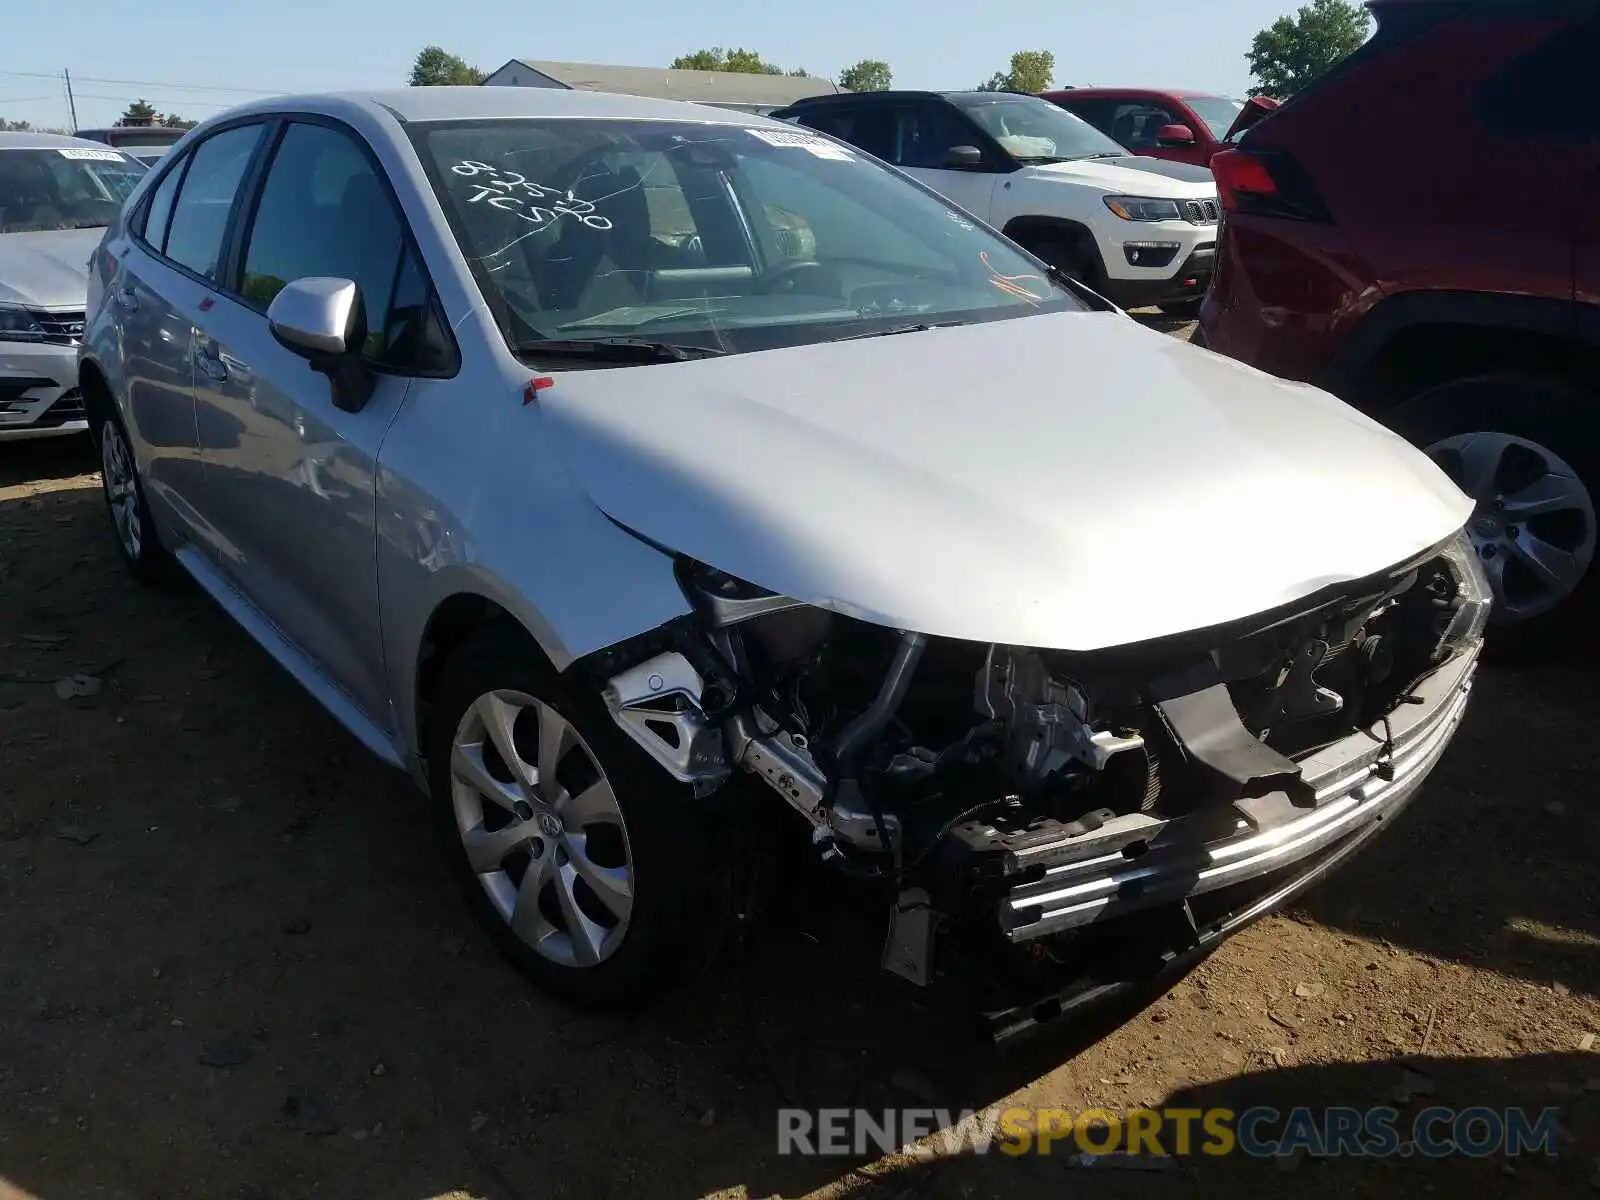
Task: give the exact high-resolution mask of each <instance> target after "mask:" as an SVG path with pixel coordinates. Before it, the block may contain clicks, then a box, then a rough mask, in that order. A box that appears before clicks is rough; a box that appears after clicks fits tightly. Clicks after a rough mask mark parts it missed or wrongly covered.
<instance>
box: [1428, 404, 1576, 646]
mask: <svg viewBox="0 0 1600 1200" xmlns="http://www.w3.org/2000/svg"><path fill="white" fill-rule="evenodd" d="M1426 453H1427V454H1428V456H1429V457H1430V458H1432V459H1433V460H1434V462H1436V463H1437V464H1438V465H1439V467H1440V468H1441V469H1442V470H1443V471H1444V472H1445V474H1447V475H1449V476H1450V478H1451V479H1452V480H1453V481H1454V482H1455V484H1456V485H1457V486H1458V487H1460V488H1461V490H1462V491H1464V492H1466V493H1467V495H1469V496H1471V497H1472V499H1473V501H1474V502H1475V504H1476V507H1475V508H1474V510H1473V513H1472V519H1471V520H1470V521H1469V522H1468V523H1467V535H1468V536H1469V537H1470V538H1471V539H1472V544H1473V547H1474V548H1475V549H1476V550H1477V552H1478V558H1479V560H1480V561H1481V562H1482V564H1483V569H1484V574H1486V575H1487V576H1488V578H1489V583H1490V584H1491V586H1492V587H1493V588H1494V598H1495V615H1496V618H1497V619H1498V620H1502V621H1517V620H1526V619H1527V618H1529V617H1536V616H1539V615H1541V614H1543V613H1546V612H1549V611H1550V610H1551V609H1553V608H1555V607H1556V606H1557V605H1559V604H1561V603H1562V602H1563V601H1564V600H1566V599H1567V598H1568V597H1569V596H1571V595H1572V593H1573V591H1574V590H1576V588H1577V586H1578V584H1579V583H1580V582H1581V581H1582V579H1583V578H1584V576H1585V574H1587V572H1588V570H1589V568H1590V566H1591V564H1592V563H1593V561H1594V552H1595V507H1594V498H1593V497H1592V496H1591V495H1590V494H1589V489H1588V487H1587V486H1586V485H1585V484H1584V481H1583V479H1582V478H1581V477H1580V476H1579V475H1578V473H1577V471H1575V470H1573V468H1572V467H1571V465H1570V464H1568V463H1567V462H1566V460H1565V459H1563V458H1562V457H1561V456H1560V455H1558V454H1556V453H1555V452H1554V451H1552V450H1550V449H1549V448H1547V447H1545V446H1541V445H1540V444H1539V443H1538V442H1534V441H1530V440H1529V439H1527V438H1521V437H1516V436H1514V435H1512V434H1509V433H1492V432H1479V433H1462V434H1457V435H1455V436H1454V437H1448V438H1445V439H1443V440H1442V441H1438V442H1435V443H1433V444H1432V445H1431V446H1429V447H1427V451H1426Z"/></svg>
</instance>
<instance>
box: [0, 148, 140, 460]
mask: <svg viewBox="0 0 1600 1200" xmlns="http://www.w3.org/2000/svg"><path fill="white" fill-rule="evenodd" d="M144 174H145V168H144V166H143V165H142V164H140V163H139V162H136V161H135V160H133V159H131V158H129V157H128V156H127V155H125V154H123V153H122V152H121V151H120V150H112V149H110V148H109V147H107V146H100V145H96V144H95V143H93V142H89V141H83V140H81V139H78V138H70V137H62V136H59V135H57V134H50V133H0V441H19V440H22V439H25V438H40V437H59V436H62V435H64V434H74V433H82V432H83V431H84V430H86V429H87V428H88V424H87V423H86V421H85V420H84V413H83V397H82V395H81V394H80V393H79V391H78V339H79V337H81V336H82V334H83V319H84V298H85V295H86V294H87V292H88V287H89V256H90V254H92V253H93V252H94V248H95V246H96V245H97V244H98V243H99V241H100V236H101V234H102V233H103V232H104V230H105V227H106V226H107V225H109V224H111V222H112V221H113V220H114V219H115V218H116V215H117V211H118V210H119V209H120V208H121V207H122V202H123V200H125V199H126V198H127V196H128V194H129V193H130V192H132V191H133V188H134V185H135V184H137V183H138V182H139V180H140V179H142V178H143V177H144Z"/></svg>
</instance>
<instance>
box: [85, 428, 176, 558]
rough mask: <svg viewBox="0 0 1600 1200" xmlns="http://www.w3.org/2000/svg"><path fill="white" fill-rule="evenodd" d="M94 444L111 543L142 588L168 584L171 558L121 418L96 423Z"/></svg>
mask: <svg viewBox="0 0 1600 1200" xmlns="http://www.w3.org/2000/svg"><path fill="white" fill-rule="evenodd" d="M94 443H95V446H96V448H97V449H98V450H99V452H100V492H101V495H102V496H103V497H104V498H105V502H106V517H107V519H108V520H109V521H110V523H111V534H112V540H113V541H115V543H116V546H117V552H118V553H119V554H121V555H122V561H123V564H124V565H125V566H126V567H127V568H128V572H129V573H130V574H131V575H132V576H133V577H134V578H135V579H137V580H138V581H139V582H140V583H143V584H151V585H155V584H166V583H169V582H171V580H172V578H173V575H174V572H173V570H172V567H173V561H172V556H171V555H170V554H168V553H167V550H166V547H164V546H163V545H162V544H161V539H160V534H159V533H157V531H156V523H155V519H154V518H153V517H152V516H151V515H150V502H149V501H148V500H147V499H146V498H145V493H144V482H143V480H141V479H140V478H139V466H138V463H137V462H135V460H134V457H133V447H132V443H131V442H130V441H129V440H128V432H127V429H126V428H125V427H124V426H123V424H122V418H121V416H119V415H118V414H117V413H115V412H112V413H111V414H110V415H109V416H106V417H104V418H103V419H101V420H100V421H98V422H96V424H95V426H94Z"/></svg>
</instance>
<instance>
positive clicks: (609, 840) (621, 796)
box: [428, 628, 719, 1009]
mask: <svg viewBox="0 0 1600 1200" xmlns="http://www.w3.org/2000/svg"><path fill="white" fill-rule="evenodd" d="M433 712H434V720H433V722H432V728H431V733H430V738H429V742H430V745H429V747H428V775H429V790H430V792H431V793H432V796H433V802H434V806H435V808H436V810H437V815H438V817H439V820H440V824H441V827H442V830H443V833H444V836H445V839H446V841H447V843H448V845H449V847H450V856H451V859H452V861H453V864H454V866H455V869H456V873H457V874H458V875H459V877H460V879H461V882H462V884H463V885H464V887H465V889H466V893H467V897H468V900H469V902H470V904H471V905H472V908H473V910H474V911H475V913H476V915H477V916H478V918H479V920H480V921H481V922H482V923H483V924H484V926H485V927H486V928H487V929H488V931H489V933H490V935H491V936H492V937H493V938H494V940H495V942H496V943H497V944H498V945H499V947H500V949H501V950H502V951H503V952H504V953H505V954H506V955H507V957H509V958H510V959H511V960H512V961H513V962H514V963H515V964H516V965H517V966H518V967H520V968H521V969H522V971H523V972H524V973H525V974H527V975H528V976H529V977H531V978H532V979H533V981H534V982H535V983H538V984H539V985H541V986H542V987H545V988H547V989H548V990H550V991H552V992H555V993H557V994H558V995H561V996H563V997H565V998H566V999H568V1000H572V1001H575V1002H578V1003H580V1004H584V1005H587V1006H590V1007H594V1008H603V1009H626V1008H633V1007H638V1006H640V1005H642V1004H645V1003H647V1002H649V1001H651V1000H653V999H655V998H656V997H657V996H659V995H660V994H661V993H662V992H663V991H665V990H666V989H667V988H668V986H669V985H670V984H672V983H675V982H676V981H677V980H678V979H679V978H680V977H681V976H682V974H683V973H684V971H685V969H686V968H688V967H690V966H692V965H693V964H694V963H696V962H698V961H700V960H701V959H702V958H703V957H704V954H703V953H702V952H703V951H705V950H707V949H709V948H711V947H714V946H715V945H716V944H717V943H718V940H719V939H718V937H717V936H716V935H717V933H718V932H719V931H718V927H717V926H716V923H715V922H714V921H713V920H712V919H711V914H712V911H713V909H714V907H715V906H713V905H710V904H707V903H702V901H703V900H704V899H705V898H706V897H707V895H708V892H709V889H708V887H707V886H706V885H707V881H708V879H709V878H710V876H711V871H710V869H709V865H710V864H709V862H708V859H709V857H710V856H709V855H707V854H706V853H705V850H706V847H707V846H708V844H709V842H710V838H711V830H713V829H714V828H715V827H716V825H717V822H715V821H713V820H711V819H709V817H708V815H707V814H704V813H703V812H701V811H700V810H701V809H702V808H703V807H704V806H703V805H701V804H699V803H697V801H696V799H695V797H694V795H693V793H692V792H691V791H690V790H689V789H688V788H686V787H683V786H682V785H679V784H677V783H675V782H674V781H673V780H671V779H670V778H668V777H667V776H666V775H665V774H664V773H663V772H662V771H661V769H660V768H659V767H657V766H656V765H655V764H654V763H652V762H650V761H649V759H648V758H646V757H645V755H644V753H643V752H642V751H640V750H639V749H638V747H636V746H634V745H633V744H632V743H631V742H629V741H628V740H627V738H626V737H625V736H624V735H623V734H622V732H621V731H620V730H619V729H617V728H616V726H615V724H614V723H613V722H612V720H611V718H610V716H609V715H608V714H607V713H606V712H605V711H604V710H603V708H602V707H601V706H600V704H599V701H598V699H597V698H595V699H591V700H587V701H586V700H585V699H584V698H583V697H580V696H576V695H573V694H571V692H570V691H569V689H568V688H567V686H566V685H565V683H564V681H563V680H562V678H561V677H560V676H559V675H557V674H556V673H555V672H554V671H552V670H551V669H550V667H549V666H548V665H547V664H545V663H544V662H543V661H542V660H541V659H540V658H539V657H538V656H537V655H536V654H534V653H533V652H532V650H531V648H530V647H529V645H528V643H527V641H526V639H525V637H524V636H523V635H522V634H521V631H520V630H515V629H508V628H493V629H490V630H488V631H486V632H485V633H484V634H481V635H480V636H479V637H478V638H477V639H476V640H474V641H473V642H472V643H470V644H469V645H468V646H467V647H466V648H464V649H463V650H462V651H461V652H460V653H459V654H457V655H456V656H455V657H454V658H453V659H451V661H450V662H449V663H448V664H446V666H445V669H444V672H443V675H442V677H441V679H440V683H439V692H438V702H437V703H436V705H435V706H434V710H433Z"/></svg>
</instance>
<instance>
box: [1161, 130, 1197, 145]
mask: <svg viewBox="0 0 1600 1200" xmlns="http://www.w3.org/2000/svg"><path fill="white" fill-rule="evenodd" d="M1156 143H1157V144H1158V145H1161V146H1192V145H1194V130H1192V129H1190V128H1189V127H1188V126H1187V125H1163V126H1162V127H1161V132H1160V133H1158V134H1156Z"/></svg>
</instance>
